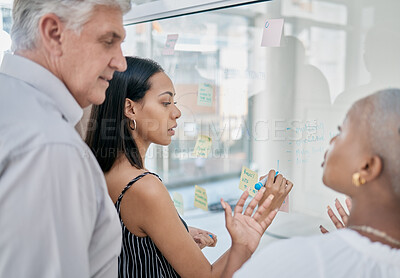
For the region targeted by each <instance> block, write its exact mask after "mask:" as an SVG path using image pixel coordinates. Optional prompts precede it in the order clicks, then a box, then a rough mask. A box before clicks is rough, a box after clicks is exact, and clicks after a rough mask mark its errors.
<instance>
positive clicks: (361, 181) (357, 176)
mask: <svg viewBox="0 0 400 278" xmlns="http://www.w3.org/2000/svg"><path fill="white" fill-rule="evenodd" d="M352 182H353V184H354V185H355V186H357V187H358V186H360V185H363V184H365V182H366V181H365V179H364V178H362V177H361V175H360V173H354V174H353V176H352Z"/></svg>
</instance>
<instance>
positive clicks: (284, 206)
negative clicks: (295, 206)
mask: <svg viewBox="0 0 400 278" xmlns="http://www.w3.org/2000/svg"><path fill="white" fill-rule="evenodd" d="M279 210H280V211H283V212H289V195H287V196H286V198H285V200H283V203H282V205H281V207H280V208H279Z"/></svg>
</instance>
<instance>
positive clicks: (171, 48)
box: [163, 34, 179, 55]
mask: <svg viewBox="0 0 400 278" xmlns="http://www.w3.org/2000/svg"><path fill="white" fill-rule="evenodd" d="M178 36H179V35H178V34H170V35H168V36H167V41H166V42H165V46H164V49H163V55H174V52H175V44H176V41H177V40H178Z"/></svg>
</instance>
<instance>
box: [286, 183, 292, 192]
mask: <svg viewBox="0 0 400 278" xmlns="http://www.w3.org/2000/svg"><path fill="white" fill-rule="evenodd" d="M292 188H293V183H292V182H291V181H290V180H287V185H286V193H287V194H289V192H290V191H291V190H292Z"/></svg>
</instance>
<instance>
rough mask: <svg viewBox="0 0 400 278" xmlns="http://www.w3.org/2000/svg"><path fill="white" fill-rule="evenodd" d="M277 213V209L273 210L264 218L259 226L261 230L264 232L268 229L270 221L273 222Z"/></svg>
mask: <svg viewBox="0 0 400 278" xmlns="http://www.w3.org/2000/svg"><path fill="white" fill-rule="evenodd" d="M277 213H278V210H277V209H274V210H273V211H271V212H270V213H269V214H268V216H267V217H266V218H264V219H263V220H262V221H261V223H260V225H261V227H262V228H263V230H264V232H265V230H266V229H267V228H268V227H269V225H271V223H272V221H273V220H274V218H275V216H276V214H277Z"/></svg>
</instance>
